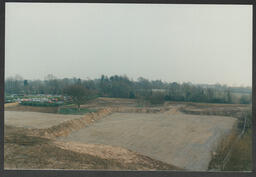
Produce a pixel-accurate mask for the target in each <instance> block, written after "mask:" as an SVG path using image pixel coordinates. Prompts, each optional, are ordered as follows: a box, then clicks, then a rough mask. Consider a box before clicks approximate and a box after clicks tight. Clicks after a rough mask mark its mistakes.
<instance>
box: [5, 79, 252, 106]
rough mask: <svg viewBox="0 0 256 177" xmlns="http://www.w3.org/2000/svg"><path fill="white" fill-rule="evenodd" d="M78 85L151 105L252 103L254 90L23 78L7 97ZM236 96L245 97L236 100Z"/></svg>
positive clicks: (8, 87)
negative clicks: (181, 102) (174, 103)
mask: <svg viewBox="0 0 256 177" xmlns="http://www.w3.org/2000/svg"><path fill="white" fill-rule="evenodd" d="M76 85H79V86H80V87H82V88H85V89H86V90H87V92H88V93H90V94H91V95H94V97H95V96H99V97H113V98H132V99H138V100H146V101H149V102H150V103H152V104H160V103H163V102H164V101H185V102H206V103H241V104H250V103H251V88H248V87H228V86H226V85H220V84H216V85H196V84H192V83H177V82H163V81H161V80H152V81H151V80H148V79H146V78H143V77H139V78H138V79H137V80H135V81H134V80H132V79H129V78H128V77H127V76H120V75H113V76H110V77H108V76H105V75H102V76H101V77H100V78H97V79H86V80H82V79H80V78H63V79H59V78H57V77H55V76H53V75H48V76H47V77H46V78H45V79H44V80H26V79H23V78H22V77H21V76H15V77H9V78H7V79H6V80H5V94H7V95H8V94H52V95H64V94H66V93H67V91H66V90H67V89H68V88H69V87H71V86H76ZM236 92H237V93H238V92H239V93H242V94H241V96H237V94H236Z"/></svg>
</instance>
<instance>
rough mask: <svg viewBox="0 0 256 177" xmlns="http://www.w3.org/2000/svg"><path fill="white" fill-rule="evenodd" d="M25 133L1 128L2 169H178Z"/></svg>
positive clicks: (110, 150) (120, 151) (121, 152)
mask: <svg viewBox="0 0 256 177" xmlns="http://www.w3.org/2000/svg"><path fill="white" fill-rule="evenodd" d="M29 131H30V130H28V129H24V128H17V127H11V126H5V142H4V148H5V151H4V166H5V169H101V170H102V169H108V170H179V168H177V167H174V166H172V165H169V164H166V163H163V162H161V161H157V160H154V159H151V158H149V157H146V156H142V155H139V154H137V153H135V152H132V151H129V150H126V149H123V148H119V147H111V146H102V145H87V144H73V143H63V142H54V141H52V140H49V139H44V138H40V137H35V136H29V134H30V133H29ZM69 148H70V149H69ZM126 158H127V159H126Z"/></svg>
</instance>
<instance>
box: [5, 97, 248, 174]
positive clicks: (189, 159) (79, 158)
mask: <svg viewBox="0 0 256 177" xmlns="http://www.w3.org/2000/svg"><path fill="white" fill-rule="evenodd" d="M82 107H89V108H96V109H100V110H102V109H104V110H103V111H102V112H97V113H88V114H86V115H59V114H48V113H45V112H49V110H48V108H46V109H45V108H41V107H33V108H30V107H26V106H25V107H24V106H20V105H8V107H7V108H6V109H5V124H6V128H5V130H6V133H5V149H7V150H6V151H5V168H14V169H15V168H32V169H33V168H42V169H45V168H48V169H49V168H50V169H51V168H52V169H112V170H116V169H118V170H180V169H183V170H204V171H205V170H207V169H208V164H209V162H210V160H211V153H212V152H213V151H214V150H215V149H216V147H217V144H218V143H219V140H220V139H221V138H223V137H225V136H226V135H227V134H228V133H229V132H230V131H231V129H232V127H233V126H234V125H235V124H236V122H237V119H235V118H232V117H225V115H230V113H231V115H233V113H234V115H236V114H239V113H240V112H241V111H243V110H245V109H248V106H243V105H225V104H197V103H175V102H166V103H165V104H164V105H162V106H147V107H138V105H137V103H136V101H135V100H132V99H113V98H99V99H96V100H94V101H92V102H90V103H88V104H86V105H83V106H82ZM31 111H34V112H31ZM50 111H53V112H54V110H50ZM228 111H229V112H228ZM40 112H41V113H40ZM42 112H44V113H42ZM213 115H220V116H213ZM18 127H22V128H18ZM28 128H29V129H28ZM20 129H22V131H20ZM30 129H33V130H30ZM37 129H38V130H39V129H40V132H39V131H37ZM23 131H25V132H26V133H25V135H24V136H23V133H20V132H23ZM38 132H39V133H38ZM20 135H22V136H21V137H20ZM66 136H67V137H66ZM56 138H57V139H56ZM45 139H46V140H47V141H45ZM41 156H44V157H45V158H42V157H41ZM32 159H38V160H32ZM170 164H171V165H170Z"/></svg>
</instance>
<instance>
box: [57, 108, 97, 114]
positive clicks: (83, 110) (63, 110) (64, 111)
mask: <svg viewBox="0 0 256 177" xmlns="http://www.w3.org/2000/svg"><path fill="white" fill-rule="evenodd" d="M96 111H97V110H95V109H88V108H81V109H80V111H78V109H77V108H60V109H59V112H58V113H59V114H73V115H83V114H86V113H90V112H96Z"/></svg>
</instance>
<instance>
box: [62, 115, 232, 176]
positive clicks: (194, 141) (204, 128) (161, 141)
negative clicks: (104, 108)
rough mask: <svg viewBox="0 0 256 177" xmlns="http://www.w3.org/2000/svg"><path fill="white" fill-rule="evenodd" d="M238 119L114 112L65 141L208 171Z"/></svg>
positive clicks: (72, 134) (71, 135) (74, 133)
mask: <svg viewBox="0 0 256 177" xmlns="http://www.w3.org/2000/svg"><path fill="white" fill-rule="evenodd" d="M235 122H236V119H235V118H231V117H222V116H198V115H186V114H173V115H170V114H164V113H155V114H148V113H114V114H111V115H110V116H107V117H105V118H104V119H102V120H99V121H98V122H96V123H94V124H93V125H91V126H89V127H87V128H83V129H80V130H78V131H76V132H73V133H71V134H70V135H69V136H68V137H66V138H63V137H62V138H60V140H64V141H76V142H80V143H93V144H105V145H113V146H120V147H124V148H127V149H130V150H133V151H136V152H138V153H140V154H143V155H146V156H149V157H151V158H153V159H157V160H160V161H163V162H166V163H169V164H173V165H175V166H178V167H181V168H185V169H188V170H196V171H201V170H203V171H205V170H207V168H208V163H209V162H210V160H211V152H212V151H214V149H215V148H216V146H217V143H218V141H219V140H220V139H221V137H222V136H223V135H225V134H226V133H228V132H229V131H230V130H231V129H232V127H233V125H234V124H235Z"/></svg>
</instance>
